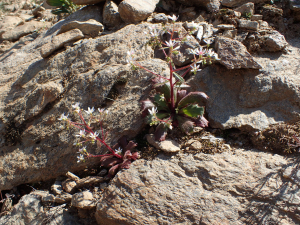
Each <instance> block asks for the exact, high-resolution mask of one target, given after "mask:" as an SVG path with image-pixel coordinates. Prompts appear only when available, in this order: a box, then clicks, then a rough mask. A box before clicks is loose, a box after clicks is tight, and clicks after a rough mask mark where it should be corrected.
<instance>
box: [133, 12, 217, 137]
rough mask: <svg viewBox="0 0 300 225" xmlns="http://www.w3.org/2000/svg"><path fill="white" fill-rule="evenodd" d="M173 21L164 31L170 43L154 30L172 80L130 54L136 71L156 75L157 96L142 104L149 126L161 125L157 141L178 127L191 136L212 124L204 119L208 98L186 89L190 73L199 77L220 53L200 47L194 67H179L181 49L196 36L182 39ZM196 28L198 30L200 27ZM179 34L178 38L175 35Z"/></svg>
mask: <svg viewBox="0 0 300 225" xmlns="http://www.w3.org/2000/svg"><path fill="white" fill-rule="evenodd" d="M169 18H170V19H171V20H172V21H173V26H172V29H171V30H167V28H165V27H164V28H163V32H167V33H168V34H169V35H170V39H169V40H168V41H165V42H163V41H161V40H160V36H161V35H160V33H159V31H158V30H157V28H156V27H150V35H151V41H150V43H151V45H152V46H153V47H154V48H155V47H159V48H160V49H161V50H162V51H163V53H164V55H165V58H166V61H167V62H168V64H169V69H170V75H169V78H166V77H163V76H161V75H160V74H156V73H154V72H152V71H150V70H148V69H147V68H145V67H143V66H142V65H140V64H139V63H138V62H137V61H135V60H134V59H133V54H134V52H133V51H131V52H128V57H129V58H128V62H129V63H131V65H132V68H133V69H138V68H141V69H144V70H146V71H147V72H150V73H152V74H154V75H155V76H156V78H155V79H153V83H154V89H155V90H156V94H155V95H154V96H152V97H151V99H147V100H145V101H142V111H143V112H142V116H143V117H146V118H147V123H149V124H150V125H151V126H152V125H157V127H156V130H155V134H154V135H155V140H157V141H163V140H165V138H166V135H167V131H168V130H169V129H172V128H173V126H174V127H180V128H181V130H182V131H184V132H185V133H186V134H188V133H191V132H192V131H193V130H194V127H195V126H200V127H207V126H208V121H207V120H206V119H205V118H204V116H203V115H204V107H203V103H204V102H205V101H206V100H207V99H208V96H207V95H206V94H205V93H204V92H188V91H187V90H185V88H187V87H189V86H188V85H186V84H185V80H184V77H185V75H187V74H189V73H193V74H196V73H197V72H198V71H201V69H200V66H201V65H209V64H212V63H213V62H214V61H216V60H218V56H217V54H216V53H215V52H214V51H213V50H212V49H211V48H209V47H208V46H207V47H206V48H203V47H200V48H198V49H195V50H194V52H193V53H194V60H193V62H192V63H191V65H187V66H184V67H181V68H176V66H175V64H174V62H173V59H174V56H175V55H178V54H179V52H178V49H179V48H180V45H181V44H182V43H184V41H185V40H186V39H187V38H189V35H190V34H191V33H192V31H191V32H187V33H186V34H184V35H183V36H181V37H180V36H178V35H179V34H180V32H179V31H177V30H176V29H175V26H174V22H175V20H176V19H177V18H176V17H175V16H172V17H169ZM193 29H196V25H195V27H194V28H193ZM175 34H176V35H175Z"/></svg>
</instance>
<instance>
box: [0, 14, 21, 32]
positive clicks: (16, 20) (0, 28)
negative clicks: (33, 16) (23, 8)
mask: <svg viewBox="0 0 300 225" xmlns="http://www.w3.org/2000/svg"><path fill="white" fill-rule="evenodd" d="M22 23H23V20H22V19H21V18H20V17H18V16H5V17H4V18H3V20H2V21H1V22H0V35H1V34H3V33H5V32H6V31H8V30H11V29H13V28H15V27H16V26H18V25H20V24H22Z"/></svg>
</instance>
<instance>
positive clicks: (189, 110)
mask: <svg viewBox="0 0 300 225" xmlns="http://www.w3.org/2000/svg"><path fill="white" fill-rule="evenodd" d="M179 113H183V114H185V115H187V116H189V117H193V118H197V117H198V116H202V115H203V113H204V107H201V106H198V105H189V106H187V107H185V108H183V109H181V110H180V111H179Z"/></svg>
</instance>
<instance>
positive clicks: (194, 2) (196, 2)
mask: <svg viewBox="0 0 300 225" xmlns="http://www.w3.org/2000/svg"><path fill="white" fill-rule="evenodd" d="M176 1H177V2H179V3H182V4H184V5H187V6H203V7H206V9H207V10H209V11H219V8H220V5H221V4H220V1H218V0H176Z"/></svg>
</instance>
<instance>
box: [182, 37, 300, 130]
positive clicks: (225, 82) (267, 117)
mask: <svg viewBox="0 0 300 225" xmlns="http://www.w3.org/2000/svg"><path fill="white" fill-rule="evenodd" d="M292 44H293V45H294V46H296V47H292V46H289V47H288V51H289V53H288V54H282V55H280V57H279V56H278V58H277V59H276V60H274V59H273V58H272V57H274V55H273V54H274V53H267V52H266V53H264V55H261V56H260V57H255V58H254V59H255V61H256V62H258V63H259V64H260V65H261V66H262V69H260V70H227V69H225V68H224V67H222V66H217V65H216V66H210V67H207V68H205V69H203V70H202V71H200V72H198V73H197V75H195V76H193V77H192V78H191V79H190V80H189V81H188V82H187V83H188V84H189V85H190V86H191V90H193V91H195V90H198V91H203V90H205V92H206V94H207V95H208V96H209V100H208V102H207V105H206V112H207V113H208V118H209V121H210V126H212V127H215V128H221V129H230V128H239V129H242V130H253V129H254V130H256V129H257V130H262V129H265V128H267V127H268V126H269V125H270V124H273V123H276V122H293V121H298V120H299V117H300V114H299V112H300V107H299V102H300V92H299V90H300V89H299V86H300V78H299V76H297V74H298V70H299V69H298V68H299V62H300V61H299V60H300V56H299V54H298V53H297V52H298V46H299V47H300V43H299V41H298V40H296V39H295V40H292Z"/></svg>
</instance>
